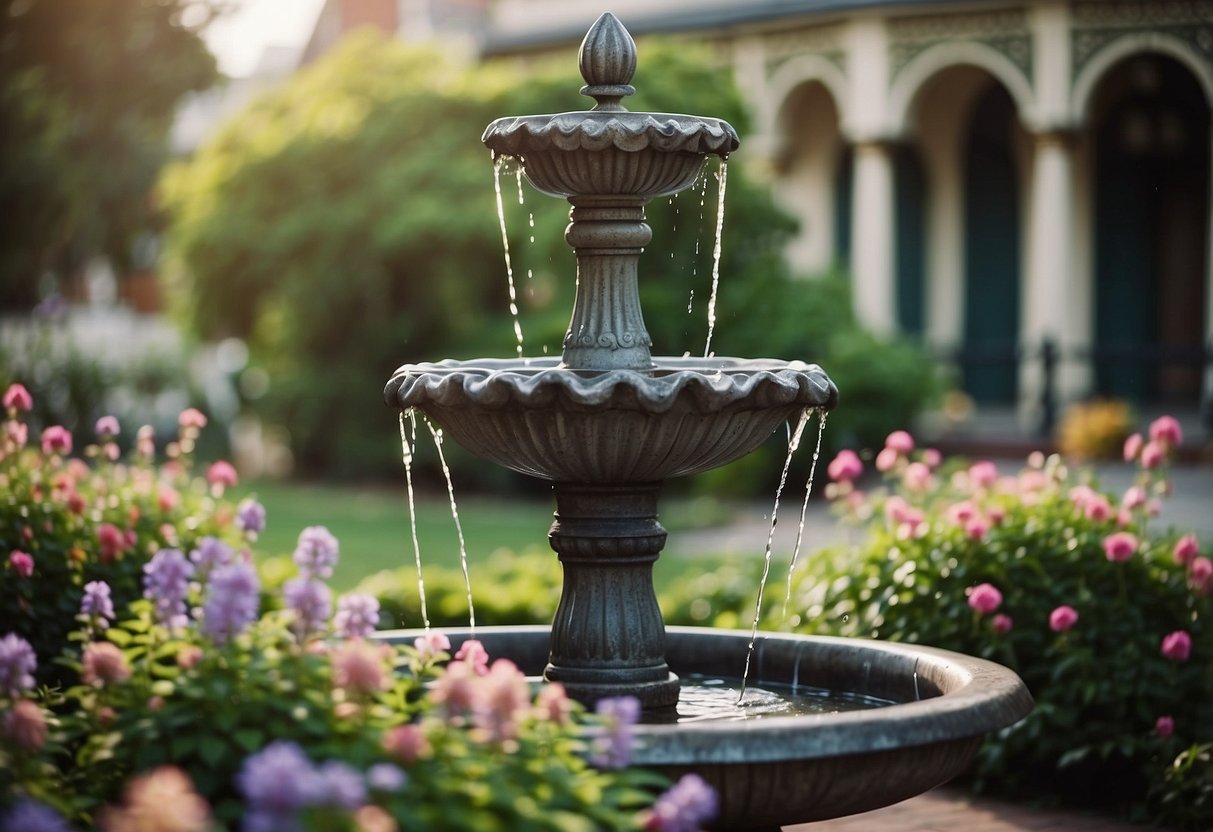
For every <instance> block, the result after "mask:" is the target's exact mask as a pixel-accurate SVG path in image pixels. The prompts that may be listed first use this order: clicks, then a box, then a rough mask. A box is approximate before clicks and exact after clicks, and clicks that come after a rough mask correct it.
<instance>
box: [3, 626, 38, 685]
mask: <svg viewBox="0 0 1213 832" xmlns="http://www.w3.org/2000/svg"><path fill="white" fill-rule="evenodd" d="M37 667H38V657H37V656H35V655H34V648H33V647H30V644H29V642H28V641H26V640H25V639H23V638H22V637H21V636H19V635H17V634H16V633H8V634H7V635H5V636H4V638H0V693H4V694H5V695H6V696H9V697H17V696H20V695H21V692H22V691H26V690H29V689H30V688H32V687H33V686H34V671H35V670H36V669H37Z"/></svg>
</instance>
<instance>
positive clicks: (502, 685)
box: [472, 659, 531, 742]
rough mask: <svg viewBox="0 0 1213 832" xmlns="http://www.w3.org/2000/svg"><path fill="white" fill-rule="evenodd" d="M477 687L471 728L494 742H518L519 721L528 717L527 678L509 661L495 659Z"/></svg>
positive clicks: (529, 695)
mask: <svg viewBox="0 0 1213 832" xmlns="http://www.w3.org/2000/svg"><path fill="white" fill-rule="evenodd" d="M477 684H478V685H479V686H480V689H481V690H480V695H479V697H478V700H477V703H476V707H475V709H474V711H473V713H472V724H473V725H475V726H476V728H477V729H478V730H479V731H481V732H484V734H486V735H487V737H488V739H490V740H491V741H493V742H507V741H509V740H514V739H517V738H518V728H519V719H520V718H521V717H524V716H526V715H527V714H528V713H529V711H530V705H531V688H530V686H529V685H528V684H527V681H526V676H524V675H523V673H522V671H521V670H519V669H518V666H517V665H516V664H514V663H513V662H512V661H510V660H509V659H498V660H497V661H495V662H493V666H492V667H491V668H489V672H488V673H487V674H485V675H484V676H481V677H480V678H479V680H478V682H477Z"/></svg>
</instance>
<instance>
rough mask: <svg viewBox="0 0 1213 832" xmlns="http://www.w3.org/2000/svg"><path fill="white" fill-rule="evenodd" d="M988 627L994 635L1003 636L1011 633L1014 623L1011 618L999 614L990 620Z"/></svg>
mask: <svg viewBox="0 0 1213 832" xmlns="http://www.w3.org/2000/svg"><path fill="white" fill-rule="evenodd" d="M990 626H991V627H992V628H993V629H994V632H995V633H997V634H998V635H1000V636H1005V635H1006V634H1007V633H1009V632H1011V629H1012V628H1013V627H1014V626H1015V621H1014V619H1012V618H1011V616H1009V615H1004V614H1003V613H1001V612H1000V613H999V614H998V615H996V616H994V617H993V618H991V619H990Z"/></svg>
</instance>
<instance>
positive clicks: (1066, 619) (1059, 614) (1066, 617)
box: [1049, 604, 1078, 633]
mask: <svg viewBox="0 0 1213 832" xmlns="http://www.w3.org/2000/svg"><path fill="white" fill-rule="evenodd" d="M1077 623H1078V610H1076V609H1074V608H1073V607H1071V606H1067V605H1066V604H1062V605H1061V606H1060V607H1058V608H1057V609H1055V610H1053V612H1051V613H1049V629H1050V630H1052V631H1053V632H1055V633H1064V632H1065V631H1066V630H1069V629H1070V628H1071V627H1073V626H1074V625H1075V624H1077Z"/></svg>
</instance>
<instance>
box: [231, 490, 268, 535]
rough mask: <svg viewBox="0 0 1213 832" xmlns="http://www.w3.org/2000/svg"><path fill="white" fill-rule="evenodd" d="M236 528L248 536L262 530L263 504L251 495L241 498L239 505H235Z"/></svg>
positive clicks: (263, 525)
mask: <svg viewBox="0 0 1213 832" xmlns="http://www.w3.org/2000/svg"><path fill="white" fill-rule="evenodd" d="M236 528H238V529H240V531H242V532H244V533H245V534H247V535H249V536H250V537H256V535H257V534H258V533H259V532H262V531H264V530H265V506H263V505H261V503H259V502H257V501H256V500H254V499H253V498H252V497H248V498H246V499H244V500H241V501H240V505H238V506H236Z"/></svg>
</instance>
